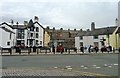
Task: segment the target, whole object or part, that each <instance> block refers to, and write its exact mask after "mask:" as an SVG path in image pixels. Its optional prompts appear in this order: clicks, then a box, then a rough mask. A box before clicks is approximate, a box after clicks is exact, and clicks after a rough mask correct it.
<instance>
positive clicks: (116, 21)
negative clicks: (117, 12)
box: [115, 18, 119, 26]
mask: <svg viewBox="0 0 120 78" xmlns="http://www.w3.org/2000/svg"><path fill="white" fill-rule="evenodd" d="M118 24H119V23H118V19H117V18H116V19H115V25H116V26H118Z"/></svg>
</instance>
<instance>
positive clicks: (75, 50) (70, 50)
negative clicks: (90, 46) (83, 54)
mask: <svg viewBox="0 0 120 78" xmlns="http://www.w3.org/2000/svg"><path fill="white" fill-rule="evenodd" d="M72 51H73V52H76V53H77V49H76V48H75V47H71V48H68V47H66V48H65V52H68V53H69V54H70V52H72Z"/></svg>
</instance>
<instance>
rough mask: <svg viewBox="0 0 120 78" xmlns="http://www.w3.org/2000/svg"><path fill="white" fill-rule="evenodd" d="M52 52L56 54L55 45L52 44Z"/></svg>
mask: <svg viewBox="0 0 120 78" xmlns="http://www.w3.org/2000/svg"><path fill="white" fill-rule="evenodd" d="M52 52H53V53H54V54H55V46H54V45H52Z"/></svg>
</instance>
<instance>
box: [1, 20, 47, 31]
mask: <svg viewBox="0 0 120 78" xmlns="http://www.w3.org/2000/svg"><path fill="white" fill-rule="evenodd" d="M36 23H37V24H38V25H39V26H40V27H42V28H43V29H45V28H44V27H43V26H42V25H41V24H40V23H38V22H34V23H33V21H32V19H31V20H30V21H29V23H28V25H27V26H25V25H9V24H8V23H6V22H3V23H1V24H0V26H1V25H4V24H5V25H7V26H9V27H11V28H12V29H27V28H30V27H31V26H34V24H36Z"/></svg>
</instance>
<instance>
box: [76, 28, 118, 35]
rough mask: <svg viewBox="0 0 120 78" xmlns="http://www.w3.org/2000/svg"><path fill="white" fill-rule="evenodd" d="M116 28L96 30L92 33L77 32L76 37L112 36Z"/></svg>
mask: <svg viewBox="0 0 120 78" xmlns="http://www.w3.org/2000/svg"><path fill="white" fill-rule="evenodd" d="M116 28H117V26H113V27H104V28H97V29H95V30H93V31H86V32H85V31H84V32H79V34H78V36H95V35H107V34H112V33H113V32H114V31H115V29H116Z"/></svg>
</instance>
